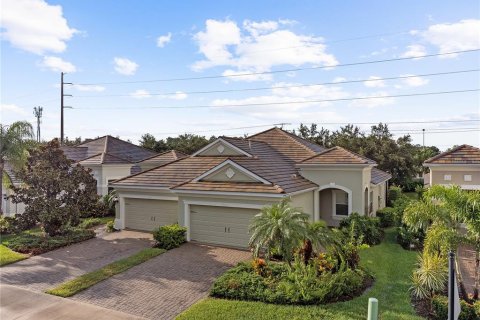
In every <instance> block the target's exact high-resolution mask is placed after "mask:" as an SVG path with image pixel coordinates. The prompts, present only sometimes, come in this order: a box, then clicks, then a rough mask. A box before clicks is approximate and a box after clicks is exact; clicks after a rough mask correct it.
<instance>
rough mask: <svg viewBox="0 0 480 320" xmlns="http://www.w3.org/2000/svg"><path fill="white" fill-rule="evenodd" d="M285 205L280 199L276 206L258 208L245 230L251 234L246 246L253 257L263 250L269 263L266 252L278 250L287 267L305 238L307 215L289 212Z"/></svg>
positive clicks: (284, 200) (299, 212)
mask: <svg viewBox="0 0 480 320" xmlns="http://www.w3.org/2000/svg"><path fill="white" fill-rule="evenodd" d="M289 201H290V200H289V199H287V198H284V199H282V201H281V202H279V203H276V204H273V205H271V206H267V207H264V208H262V210H261V211H260V213H259V214H257V215H256V216H255V217H253V220H252V223H251V224H250V228H249V229H250V233H251V234H252V236H251V238H250V242H249V246H250V247H252V248H253V249H254V256H255V257H258V255H259V253H260V251H261V250H262V249H266V252H265V258H266V259H269V258H270V251H271V250H272V249H273V248H278V249H279V251H280V254H281V255H282V257H283V259H284V260H285V261H287V263H289V264H290V261H291V260H292V257H293V251H294V249H295V248H298V247H299V246H300V245H301V243H302V241H303V239H305V238H307V234H308V228H307V225H308V218H309V215H308V214H306V213H303V212H301V211H300V210H299V209H298V208H292V207H291V206H290V204H289Z"/></svg>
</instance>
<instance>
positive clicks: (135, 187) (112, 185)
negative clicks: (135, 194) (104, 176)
mask: <svg viewBox="0 0 480 320" xmlns="http://www.w3.org/2000/svg"><path fill="white" fill-rule="evenodd" d="M108 187H112V188H115V189H142V190H144V189H146V190H166V191H167V190H168V191H170V188H167V187H152V186H147V185H138V184H122V185H117V184H115V182H114V183H113V184H109V185H108Z"/></svg>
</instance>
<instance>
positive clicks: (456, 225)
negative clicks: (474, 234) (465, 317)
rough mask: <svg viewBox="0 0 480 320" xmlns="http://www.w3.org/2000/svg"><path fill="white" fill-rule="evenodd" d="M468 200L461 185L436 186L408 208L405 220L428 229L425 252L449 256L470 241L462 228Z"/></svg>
mask: <svg viewBox="0 0 480 320" xmlns="http://www.w3.org/2000/svg"><path fill="white" fill-rule="evenodd" d="M466 199H467V198H466V193H465V192H464V191H463V190H461V189H460V187H458V186H448V187H447V186H441V185H435V186H432V187H431V188H429V189H428V190H427V191H425V193H424V194H423V197H422V199H421V200H417V201H413V202H411V203H410V204H409V205H408V206H407V207H406V209H405V213H404V216H403V221H404V223H405V224H406V225H407V226H409V227H410V228H412V229H414V230H420V229H423V230H424V231H426V237H425V243H424V253H426V254H428V255H437V254H439V255H441V256H442V257H443V258H444V259H446V257H447V254H448V251H450V250H453V251H457V250H458V247H459V245H460V244H461V243H464V242H466V241H467V240H468V239H467V237H466V236H465V234H464V232H463V231H462V228H461V223H463V222H464V221H465V213H466V210H467V206H466ZM455 259H456V261H455V264H456V268H455V269H456V272H457V279H458V282H459V286H460V291H461V295H462V296H463V297H464V298H465V299H466V298H467V294H466V290H465V286H464V284H463V278H462V275H461V273H460V270H459V267H458V256H456V258H455Z"/></svg>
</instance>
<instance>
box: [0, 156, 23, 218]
mask: <svg viewBox="0 0 480 320" xmlns="http://www.w3.org/2000/svg"><path fill="white" fill-rule="evenodd" d="M3 171H4V172H3V174H4V178H6V180H7V181H8V182H7V184H6V185H4V187H3V189H2V190H3V194H2V210H3V213H4V214H5V216H7V217H11V216H14V215H16V214H22V213H23V212H24V211H25V205H24V204H23V203H14V202H12V200H11V199H8V197H9V196H11V195H12V194H13V190H12V189H10V188H9V187H8V186H10V184H13V185H14V186H15V187H19V186H20V184H21V183H22V181H21V180H20V179H18V178H17V177H16V175H15V171H14V169H13V167H12V166H11V165H10V164H9V163H8V162H5V165H4V168H3Z"/></svg>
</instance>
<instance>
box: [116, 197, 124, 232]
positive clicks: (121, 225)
mask: <svg viewBox="0 0 480 320" xmlns="http://www.w3.org/2000/svg"><path fill="white" fill-rule="evenodd" d="M118 203H119V207H120V209H119V210H120V218H119V219H115V229H119V230H122V229H125V198H122V197H120V198H119V199H118Z"/></svg>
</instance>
